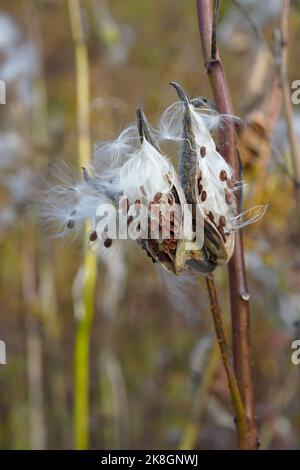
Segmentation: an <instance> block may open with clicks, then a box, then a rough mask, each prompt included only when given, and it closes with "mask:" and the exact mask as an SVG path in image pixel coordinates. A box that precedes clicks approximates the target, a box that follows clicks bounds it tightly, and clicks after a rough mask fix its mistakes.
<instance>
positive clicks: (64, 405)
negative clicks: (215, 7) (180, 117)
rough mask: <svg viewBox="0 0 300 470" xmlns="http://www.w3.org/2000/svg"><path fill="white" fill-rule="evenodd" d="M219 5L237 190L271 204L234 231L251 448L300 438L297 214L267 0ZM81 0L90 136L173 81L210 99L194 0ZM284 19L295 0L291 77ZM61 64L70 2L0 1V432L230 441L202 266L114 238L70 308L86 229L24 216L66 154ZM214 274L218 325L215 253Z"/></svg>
mask: <svg viewBox="0 0 300 470" xmlns="http://www.w3.org/2000/svg"><path fill="white" fill-rule="evenodd" d="M220 3H221V11H220V26H219V42H220V48H221V55H222V58H223V60H224V65H225V68H226V72H227V75H228V80H229V84H230V88H231V91H232V98H233V103H234V109H235V113H236V114H237V115H238V116H239V117H241V118H242V119H243V120H244V123H245V126H241V129H240V139H241V144H240V152H241V158H242V161H243V164H244V179H245V180H246V181H247V187H246V188H245V202H244V205H245V207H246V208H249V207H251V206H254V205H256V204H262V203H266V204H268V205H269V207H268V211H267V213H266V215H265V216H264V217H263V219H262V220H261V221H260V222H258V223H256V224H254V225H252V226H249V227H248V228H247V229H245V247H246V261H247V270H248V276H249V284H250V294H251V319H252V320H251V321H252V338H253V340H252V342H253V355H254V379H255V397H256V411H257V419H258V424H259V429H260V439H261V444H262V447H263V448H276V449H278V448H300V401H299V374H300V366H298V367H297V366H295V365H293V364H292V362H291V354H292V349H291V343H292V341H293V340H294V339H295V338H300V332H299V321H300V293H299V287H300V285H299V279H300V253H299V217H298V216H299V214H298V211H297V208H296V204H295V197H294V190H293V183H292V178H291V176H290V173H291V164H290V155H289V142H288V139H287V132H286V123H285V121H284V119H283V118H282V113H281V112H280V99H279V98H278V96H277V95H276V90H275V88H274V83H275V82H274V73H276V72H274V67H273V59H272V48H273V31H274V28H276V27H278V23H279V18H280V11H281V1H273V0H272V1H268V2H261V1H259V0H241V1H240V2H239V4H240V7H238V6H237V5H236V2H231V1H229V0H228V1H227V0H226V1H225V0H224V1H222V2H220ZM81 9H82V11H81V12H82V17H81V21H82V25H83V29H84V38H85V43H84V44H85V47H87V51H88V61H89V77H90V80H89V83H90V99H89V115H90V129H89V132H90V139H91V142H92V144H93V145H94V144H96V142H97V141H99V140H106V139H111V138H114V137H115V136H117V135H118V132H120V130H121V129H122V128H123V127H124V126H126V125H127V124H128V123H130V122H132V121H134V118H135V108H136V105H137V104H138V103H142V104H143V106H144V109H145V111H146V113H147V116H148V117H149V119H150V121H151V122H152V123H153V124H154V125H155V124H156V123H157V120H158V117H159V115H160V113H161V112H162V111H163V110H164V109H165V108H166V107H167V106H168V105H170V104H171V103H172V102H173V101H175V96H174V91H173V90H172V89H171V88H170V87H169V85H168V84H169V82H170V81H171V80H176V81H178V82H179V83H181V84H182V85H183V86H184V88H185V89H186V90H188V91H189V93H190V95H191V96H199V95H202V96H206V97H208V98H210V90H209V85H208V81H207V77H206V75H205V71H204V68H203V58H202V54H201V48H200V40H199V32H198V26H197V16H196V6H195V2H194V1H193V0H189V1H185V2H183V1H174V0H162V1H159V0H143V1H140V0H127V1H126V2H125V1H122V0H111V1H108V0H106V1H104V0H82V1H81ZM245 9H246V11H245ZM249 15H250V17H251V21H250V20H249ZM254 26H255V27H254ZM299 26H300V9H299V3H298V2H294V3H293V5H292V10H291V18H290V47H289V57H290V64H289V78H290V81H292V80H296V79H300V75H299V74H300V72H299V70H300V69H299V66H300V63H299V60H300V59H299V54H298V49H299V41H300V27H299ZM262 32H263V33H264V37H262V34H261V33H262ZM76 78H78V77H76V63H75V44H74V39H73V38H72V31H71V26H70V10H69V8H68V2H67V1H66V0H60V1H59V0H18V1H15V2H11V1H9V0H1V1H0V79H1V80H4V81H5V83H6V86H7V95H6V104H5V105H0V251H1V254H0V259H1V266H0V339H1V340H4V341H5V342H6V347H7V364H6V365H0V448H1V449H55V448H56V449H66V448H74V447H77V448H80V447H81V448H82V447H88V448H91V449H95V448H98V449H99V448H101V449H106V448H108V449H109V448H111V449H112V448H118V449H120V448H123V449H124V448H125V449H131V448H132V449H134V448H135V449H137V448H149V449H151V448H153V449H155V448H156V449H159V448H161V449H178V448H190V449H193V448H200V449H215V448H227V449H229V448H234V447H235V446H236V438H235V431H234V423H233V419H232V408H231V404H230V397H229V393H228V390H227V384H226V378H225V374H224V371H223V369H222V366H221V365H220V359H219V357H218V354H217V352H216V349H215V345H214V336H213V328H212V323H211V318H210V311H209V305H208V299H207V293H206V290H205V282H204V280H202V281H201V280H200V282H199V283H191V282H183V283H180V284H173V283H170V281H169V280H168V279H166V278H165V276H163V275H162V274H161V272H160V271H158V270H157V269H155V266H154V265H152V263H151V262H149V260H148V258H147V257H146V256H145V254H144V253H143V252H142V251H141V250H139V249H138V248H136V247H135V245H134V244H130V243H129V242H128V243H126V242H124V243H122V244H120V245H118V246H116V247H115V248H113V250H114V251H113V254H112V255H111V256H110V257H107V256H100V255H99V257H98V258H97V277H96V280H95V286H94V289H92V292H90V298H91V299H92V301H91V304H92V305H94V308H92V309H91V312H92V313H91V315H90V317H89V319H88V321H86V322H85V321H84V319H82V317H81V316H80V315H82V313H80V311H81V297H80V291H81V280H80V271H79V270H80V267H81V266H82V262H83V257H84V254H83V252H84V245H85V243H84V242H83V240H82V239H79V240H72V239H69V238H68V239H66V240H58V239H54V238H51V237H50V235H51V234H50V233H48V232H47V231H45V230H44V229H43V227H42V226H41V224H40V221H39V220H38V219H37V218H36V217H35V216H33V214H32V210H31V208H32V204H35V205H36V202H37V198H39V197H40V196H39V195H38V194H39V193H38V191H37V189H36V188H38V187H39V186H40V185H41V181H42V178H43V177H45V176H46V175H47V172H48V169H49V167H50V166H51V165H53V164H55V162H58V161H61V160H64V161H66V162H67V163H68V164H69V165H70V166H71V167H74V168H75V169H76V168H77V166H78V163H77V162H78V130H77V113H78V108H77V105H76ZM277 108H278V109H277ZM299 110H300V108H297V106H295V107H294V120H295V125H296V129H297V132H298V135H299V137H300V113H299ZM171 157H172V159H173V161H174V163H175V162H176V159H177V155H176V151H173V152H172V155H171ZM42 184H43V183H42ZM38 203H39V199H38ZM78 273H79V274H78ZM216 275H217V281H218V285H219V287H220V296H221V298H222V304H223V306H224V310H225V313H226V318H227V320H228V327H229V328H230V319H229V305H228V295H227V270H226V268H222V269H220V268H219V269H218V270H217V273H216ZM86 354H87V355H88V357H89V361H86V360H85V359H86ZM75 377H77V379H76V380H75ZM88 378H89V382H88ZM87 390H88V395H87V396H86V391H87ZM76 410H77V411H76ZM75 416H77V417H76V418H75ZM86 420H87V421H88V430H87V432H86V433H85V421H86ZM82 433H83V434H82ZM76 436H77V437H76Z"/></svg>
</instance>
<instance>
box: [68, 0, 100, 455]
mask: <svg viewBox="0 0 300 470" xmlns="http://www.w3.org/2000/svg"><path fill="white" fill-rule="evenodd" d="M68 5H69V14H70V20H71V29H72V36H73V42H74V48H75V58H76V80H77V119H78V164H79V167H86V166H87V165H88V163H89V158H90V154H91V141H90V122H89V113H90V94H89V63H88V50H87V45H86V41H85V36H84V31H83V24H82V18H81V11H80V1H79V0H69V3H68ZM88 231H89V227H88V225H86V227H85V232H86V233H88ZM82 270H83V273H84V275H83V282H82V286H81V293H80V294H81V295H80V300H78V299H77V302H78V303H80V304H81V307H82V314H81V315H80V318H78V319H77V328H76V338H75V365H74V366H75V385H74V400H75V409H74V429H75V448H76V449H87V448H88V443H89V436H88V434H89V432H88V427H89V426H88V425H89V370H90V367H89V353H90V337H91V327H92V322H93V317H94V292H95V283H96V274H97V265H96V257H95V256H94V255H93V254H92V253H91V252H89V251H88V250H87V249H86V251H85V253H84V259H83V263H82ZM76 307H78V305H75V309H76Z"/></svg>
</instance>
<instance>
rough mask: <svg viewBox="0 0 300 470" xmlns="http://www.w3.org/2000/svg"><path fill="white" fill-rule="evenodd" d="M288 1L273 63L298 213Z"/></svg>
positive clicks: (298, 150) (298, 153) (299, 164)
mask: <svg viewBox="0 0 300 470" xmlns="http://www.w3.org/2000/svg"><path fill="white" fill-rule="evenodd" d="M289 14H290V0H283V1H282V10H281V17H280V30H277V31H275V61H276V66H277V71H278V78H279V84H280V86H281V89H282V95H283V109H284V113H285V118H286V123H287V130H288V138H289V144H290V152H291V158H292V164H293V172H294V189H295V197H296V203H297V209H298V213H299V212H300V146H299V142H298V139H297V134H296V130H295V125H294V113H293V105H292V101H291V89H290V82H289V77H288V41H289Z"/></svg>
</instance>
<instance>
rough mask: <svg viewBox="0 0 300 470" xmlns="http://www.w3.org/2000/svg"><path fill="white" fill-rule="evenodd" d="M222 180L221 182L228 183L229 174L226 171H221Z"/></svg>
mask: <svg viewBox="0 0 300 470" xmlns="http://www.w3.org/2000/svg"><path fill="white" fill-rule="evenodd" d="M220 180H221V181H227V173H226V171H225V170H221V171H220Z"/></svg>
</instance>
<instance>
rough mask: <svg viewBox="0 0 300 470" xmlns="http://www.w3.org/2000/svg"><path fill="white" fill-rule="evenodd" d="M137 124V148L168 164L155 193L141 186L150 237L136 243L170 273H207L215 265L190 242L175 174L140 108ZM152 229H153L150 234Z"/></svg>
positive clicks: (188, 217) (186, 211) (189, 216)
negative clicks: (147, 209)
mask: <svg viewBox="0 0 300 470" xmlns="http://www.w3.org/2000/svg"><path fill="white" fill-rule="evenodd" d="M137 122H138V129H139V134H140V140H141V145H142V146H143V145H146V148H147V151H148V152H150V153H152V154H153V155H155V157H156V159H157V161H160V159H164V160H165V163H167V165H169V169H168V170H167V171H166V166H165V165H163V164H162V165H161V171H162V174H161V179H162V181H161V184H160V186H159V187H156V188H155V192H154V191H153V188H151V190H149V189H147V187H149V185H148V184H147V182H145V183H144V184H143V193H144V194H143V195H142V198H141V199H142V201H143V202H144V203H145V202H146V204H147V207H148V208H149V210H151V212H150V216H149V219H148V223H149V234H150V238H148V239H143V238H141V239H140V240H139V243H140V245H141V247H142V248H143V249H145V250H146V251H147V252H148V254H149V255H150V256H151V257H152V259H153V261H157V262H159V263H160V264H161V265H162V266H163V267H164V268H165V269H166V270H168V271H170V272H173V273H175V274H180V273H182V272H186V271H191V270H192V269H193V270H195V269H196V270H197V271H199V272H202V273H207V272H211V271H212V269H214V267H215V265H214V264H212V263H211V262H209V260H208V259H207V255H206V253H205V250H202V249H200V248H199V247H198V246H197V244H196V242H194V243H193V230H192V214H191V212H190V210H189V208H188V207H187V205H186V197H185V194H184V191H183V190H182V187H181V185H180V183H179V181H178V178H177V175H176V172H175V170H174V168H173V166H172V165H171V163H170V162H169V161H168V160H167V159H166V158H165V157H164V156H163V155H162V154H161V151H160V148H159V146H158V143H157V141H156V139H155V137H154V135H153V133H152V132H151V129H150V126H149V124H148V122H147V120H146V117H145V115H144V113H143V111H142V108H141V107H139V108H138V110H137ZM152 178H153V175H151V179H152ZM156 181H157V179H156ZM153 184H155V183H153ZM150 186H151V185H150ZM183 218H184V219H185V224H183ZM153 226H154V227H155V228H156V229H157V231H156V234H155V233H154V235H153V234H152V229H153ZM154 232H155V230H154ZM189 244H192V248H193V250H192V249H187V247H188V245H189Z"/></svg>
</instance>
